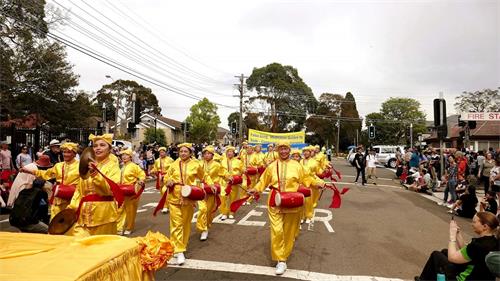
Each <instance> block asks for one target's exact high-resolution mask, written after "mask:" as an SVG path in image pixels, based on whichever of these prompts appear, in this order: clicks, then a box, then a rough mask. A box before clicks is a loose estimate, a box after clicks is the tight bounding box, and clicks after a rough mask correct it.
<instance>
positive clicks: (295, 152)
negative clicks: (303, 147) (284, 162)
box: [290, 149, 301, 163]
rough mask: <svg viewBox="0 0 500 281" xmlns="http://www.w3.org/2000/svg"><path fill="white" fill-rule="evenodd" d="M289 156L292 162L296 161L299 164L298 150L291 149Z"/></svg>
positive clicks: (299, 155) (299, 153) (299, 154)
mask: <svg viewBox="0 0 500 281" xmlns="http://www.w3.org/2000/svg"><path fill="white" fill-rule="evenodd" d="M290 156H291V158H292V159H293V160H295V161H297V162H299V163H300V158H301V152H300V150H298V149H292V152H290Z"/></svg>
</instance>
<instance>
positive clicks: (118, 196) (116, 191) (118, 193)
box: [94, 166, 125, 208]
mask: <svg viewBox="0 0 500 281" xmlns="http://www.w3.org/2000/svg"><path fill="white" fill-rule="evenodd" d="M94 169H95V170H96V171H97V172H98V173H99V174H101V176H102V177H103V178H104V180H106V182H107V183H108V184H109V187H110V188H111V192H112V193H113V197H114V198H115V200H116V202H117V203H118V208H120V207H121V206H122V204H123V200H125V197H124V196H123V192H122V190H121V189H120V187H118V184H117V183H116V182H114V181H113V180H111V179H110V178H108V177H107V176H106V175H105V174H103V173H102V172H101V171H100V170H99V169H98V168H97V167H96V166H94Z"/></svg>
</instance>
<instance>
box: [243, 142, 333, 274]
mask: <svg viewBox="0 0 500 281" xmlns="http://www.w3.org/2000/svg"><path fill="white" fill-rule="evenodd" d="M277 149H278V153H279V157H280V158H279V160H277V161H275V162H273V163H272V164H271V165H269V166H268V167H267V169H266V171H265V172H264V174H262V176H261V178H260V180H259V182H258V183H257V185H256V186H255V189H252V190H249V192H250V193H254V192H262V191H263V190H264V189H265V188H266V187H268V186H270V187H272V188H273V192H272V193H276V192H297V190H298V188H299V186H300V185H304V186H310V185H311V184H314V185H318V186H324V182H323V181H321V180H315V179H313V178H311V177H309V176H308V175H306V174H305V173H304V169H303V167H302V165H301V164H300V163H298V162H297V161H295V160H291V159H289V157H290V143H288V142H284V141H283V142H279V143H278V144H277ZM272 201H273V195H272V194H271V195H270V196H269V200H268V215H269V221H270V224H271V257H272V259H273V260H274V261H277V262H278V263H277V265H276V274H277V275H281V274H283V273H284V272H285V270H286V260H287V259H288V257H289V256H290V254H291V252H292V249H293V245H294V243H295V237H297V232H298V231H299V225H300V216H301V211H302V207H297V208H283V207H273V206H274V204H272V203H271V202H272Z"/></svg>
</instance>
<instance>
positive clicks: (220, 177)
mask: <svg viewBox="0 0 500 281" xmlns="http://www.w3.org/2000/svg"><path fill="white" fill-rule="evenodd" d="M202 165H203V170H204V171H205V178H207V177H210V179H211V180H212V181H213V183H214V184H215V183H218V184H220V186H221V189H224V188H225V186H224V177H225V175H226V171H225V170H224V167H223V166H222V165H221V164H220V163H219V162H217V161H215V160H211V161H210V162H207V161H203V162H202ZM203 180H204V181H205V179H203ZM215 207H216V195H215V194H207V197H206V198H205V199H203V200H200V201H198V218H197V220H196V229H197V230H198V231H199V232H203V231H207V230H208V229H209V228H210V226H212V221H213V219H214V217H215V215H216V213H215V212H214V210H215Z"/></svg>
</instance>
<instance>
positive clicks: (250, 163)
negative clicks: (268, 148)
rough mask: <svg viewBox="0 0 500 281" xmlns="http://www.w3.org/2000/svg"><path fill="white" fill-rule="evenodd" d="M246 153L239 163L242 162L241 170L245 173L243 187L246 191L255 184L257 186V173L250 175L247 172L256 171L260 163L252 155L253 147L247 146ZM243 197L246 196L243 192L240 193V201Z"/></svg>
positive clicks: (253, 154) (254, 155) (255, 156)
mask: <svg viewBox="0 0 500 281" xmlns="http://www.w3.org/2000/svg"><path fill="white" fill-rule="evenodd" d="M246 151H247V153H246V154H245V156H244V157H243V158H242V159H241V161H242V162H243V170H244V171H245V173H244V174H243V187H244V188H245V189H247V190H248V189H249V188H252V187H254V186H255V184H257V181H258V180H259V177H260V175H259V173H258V172H257V174H254V175H250V174H249V173H248V170H249V169H255V170H257V168H258V167H259V164H260V163H259V158H258V155H256V154H255V153H254V147H253V146H251V145H247V149H246ZM245 196H246V193H245V192H240V199H241V198H243V197H245ZM245 204H248V203H247V202H245Z"/></svg>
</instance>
